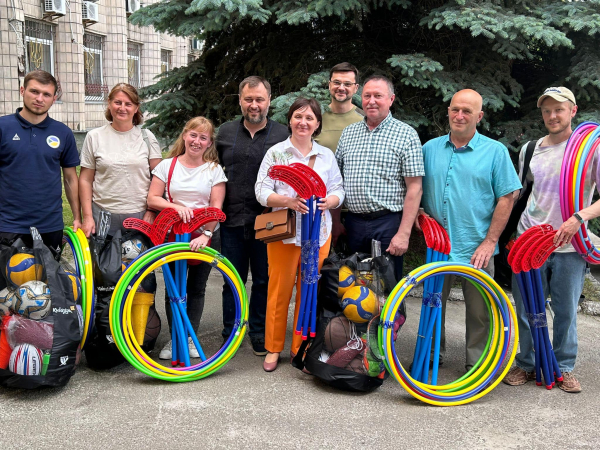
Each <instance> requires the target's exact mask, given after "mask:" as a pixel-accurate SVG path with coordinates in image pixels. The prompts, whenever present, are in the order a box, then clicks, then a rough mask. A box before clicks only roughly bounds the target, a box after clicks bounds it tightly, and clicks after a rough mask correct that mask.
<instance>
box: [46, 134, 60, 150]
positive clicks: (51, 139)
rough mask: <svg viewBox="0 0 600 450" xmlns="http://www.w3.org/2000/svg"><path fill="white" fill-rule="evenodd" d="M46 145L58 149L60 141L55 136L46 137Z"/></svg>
mask: <svg viewBox="0 0 600 450" xmlns="http://www.w3.org/2000/svg"><path fill="white" fill-rule="evenodd" d="M46 144H48V145H49V146H50V147H52V148H58V146H59V145H60V139H59V138H57V137H56V136H48V137H47V138H46Z"/></svg>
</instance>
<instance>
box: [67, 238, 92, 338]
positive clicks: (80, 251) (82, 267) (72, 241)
mask: <svg viewBox="0 0 600 450" xmlns="http://www.w3.org/2000/svg"><path fill="white" fill-rule="evenodd" d="M63 233H64V240H65V242H66V243H67V244H68V245H69V247H70V248H71V251H72V252H73V259H74V264H75V271H76V275H77V276H78V277H79V280H80V283H81V302H80V303H81V311H82V314H83V333H82V335H81V344H80V347H81V348H82V349H83V348H84V347H85V344H86V343H87V341H88V339H89V337H90V333H91V332H92V329H93V328H94V326H93V325H94V310H95V306H96V297H95V294H94V273H93V267H92V254H91V252H90V245H89V242H88V240H87V238H86V237H85V234H84V233H83V231H82V230H81V229H79V230H77V232H75V231H73V229H72V228H65V229H64V230H63Z"/></svg>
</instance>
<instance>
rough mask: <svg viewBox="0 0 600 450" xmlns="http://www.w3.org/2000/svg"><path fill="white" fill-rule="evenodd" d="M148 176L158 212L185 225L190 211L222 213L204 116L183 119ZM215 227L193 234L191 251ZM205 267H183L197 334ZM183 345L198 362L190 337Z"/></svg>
mask: <svg viewBox="0 0 600 450" xmlns="http://www.w3.org/2000/svg"><path fill="white" fill-rule="evenodd" d="M152 174H153V175H154V178H152V183H151V185H150V191H149V192H148V206H149V207H150V208H152V209H155V210H159V211H162V210H163V209H165V208H173V209H175V210H176V211H177V212H178V213H179V217H181V219H182V220H183V221H184V222H188V221H189V220H191V219H192V218H193V217H194V213H193V211H194V209H197V208H204V207H207V206H212V207H215V208H219V209H221V208H222V207H223V200H224V198H225V182H226V181H227V178H226V177H225V173H224V172H223V169H222V168H221V166H220V165H219V158H218V156H217V149H216V148H215V127H214V125H213V123H212V122H211V121H210V120H208V119H206V118H204V117H195V118H193V119H191V120H190V121H188V123H186V124H185V127H184V128H183V131H182V132H181V134H180V135H179V138H177V141H176V142H175V145H174V146H173V149H172V150H171V152H170V153H169V157H168V158H167V159H165V160H163V161H162V162H161V163H160V164H159V165H158V166H156V168H155V169H154V170H153V171H152ZM169 174H170V176H169ZM163 194H166V198H167V199H169V200H166V199H165V198H164V197H163ZM217 226H218V222H210V223H208V224H206V225H205V226H204V227H202V228H201V229H200V230H199V231H197V232H196V233H194V234H193V235H192V237H193V239H192V241H191V243H190V247H191V248H192V250H197V249H198V248H204V247H206V246H207V245H209V243H210V240H211V238H212V235H213V232H214V231H215V230H216V229H217ZM210 269H211V266H210V264H208V263H200V264H199V265H192V264H188V278H187V314H188V317H189V319H190V322H191V324H192V328H193V329H194V332H195V333H196V334H198V327H199V325H200V318H201V317H202V311H203V309H204V294H205V292H206V282H207V281H208V276H209V274H210ZM173 270H174V269H173ZM173 273H174V272H173ZM165 304H166V310H167V319H168V321H169V329H170V328H171V326H172V325H171V308H170V306H169V300H168V298H165ZM188 347H189V350H190V357H192V358H198V356H199V355H198V351H197V349H196V347H195V346H194V343H193V342H192V338H191V337H190V338H189V339H188ZM171 354H172V352H171V341H169V342H168V343H167V345H166V346H165V347H164V348H163V349H162V351H161V352H160V354H159V358H160V359H171Z"/></svg>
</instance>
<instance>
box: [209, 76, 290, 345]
mask: <svg viewBox="0 0 600 450" xmlns="http://www.w3.org/2000/svg"><path fill="white" fill-rule="evenodd" d="M239 96H240V107H241V109H242V115H243V117H242V119H241V120H235V121H232V122H227V123H225V124H223V125H221V128H219V134H218V136H217V151H218V153H219V161H220V162H221V164H222V165H223V168H224V170H225V175H227V193H226V194H225V202H224V203H223V212H224V213H225V214H226V215H227V219H226V220H225V223H223V226H222V227H221V253H222V254H223V256H225V257H226V258H227V259H229V260H230V261H231V263H232V264H233V265H234V266H235V268H236V269H237V271H238V272H239V274H240V277H242V281H243V282H244V284H245V283H246V280H247V279H248V268H250V270H251V272H252V291H251V295H250V311H249V326H250V331H249V333H248V334H249V335H250V340H251V342H252V349H253V350H254V354H255V355H258V356H264V355H266V354H267V351H266V350H265V313H266V309H267V285H268V282H269V280H268V265H267V246H266V244H264V243H263V242H261V241H259V240H257V239H255V238H254V220H255V219H256V216H257V215H259V214H260V213H261V212H262V211H263V207H262V206H261V205H260V204H259V203H258V202H257V201H256V197H255V194H254V184H255V183H256V176H257V175H258V169H259V167H260V163H261V162H262V160H263V157H264V156H265V153H266V152H267V150H268V149H269V148H270V147H272V146H273V145H275V144H277V143H279V142H281V141H284V140H286V139H287V137H288V135H289V133H288V130H287V127H285V126H284V125H281V124H279V123H277V122H274V121H272V120H271V119H269V118H267V114H268V112H269V105H270V103H271V85H270V84H269V82H268V81H267V80H265V79H264V78H261V77H257V76H251V77H247V78H245V79H244V80H243V81H242V82H241V83H240V89H239ZM234 321H235V303H234V300H233V292H232V291H231V288H230V287H229V285H228V284H227V283H224V285H223V338H224V339H227V338H228V337H229V335H230V334H231V331H232V329H233V325H234Z"/></svg>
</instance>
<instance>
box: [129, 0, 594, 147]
mask: <svg viewBox="0 0 600 450" xmlns="http://www.w3.org/2000/svg"><path fill="white" fill-rule="evenodd" d="M130 20H131V21H132V22H133V23H135V24H138V25H152V26H154V28H155V29H157V30H158V31H162V32H168V33H172V34H175V35H178V36H189V37H197V38H199V39H202V40H203V41H204V48H203V51H202V53H201V55H200V57H199V58H198V59H197V60H196V61H194V62H192V63H191V64H189V66H187V67H182V68H178V69H175V70H172V71H170V72H169V73H168V74H167V75H168V76H165V77H163V78H162V79H160V80H157V82H156V84H154V85H152V86H150V87H148V88H146V89H144V91H143V94H144V95H145V96H146V97H147V98H150V99H152V100H151V101H149V102H148V104H147V109H148V110H149V111H151V112H152V113H153V114H156V116H155V117H154V118H152V119H150V120H149V121H148V125H149V127H150V128H151V129H152V130H154V131H155V132H156V133H157V134H158V135H160V136H162V137H165V138H172V137H173V136H175V135H176V134H177V133H178V132H179V131H180V130H181V128H182V126H183V124H184V123H185V121H186V120H187V119H189V118H190V117H192V116H195V115H205V116H208V117H210V118H211V119H212V120H214V121H215V123H216V124H217V125H219V124H221V123H222V122H224V121H227V120H231V119H233V118H234V117H235V116H236V115H238V114H239V106H238V101H237V95H236V94H237V87H238V84H239V82H240V81H241V80H242V79H243V78H244V77H246V76H248V75H261V76H264V77H265V78H267V79H268V80H269V81H270V82H271V84H272V87H273V95H272V96H273V101H272V116H273V117H274V118H275V119H277V120H279V121H282V122H284V121H285V114H286V112H287V108H288V107H289V105H290V104H291V102H292V101H293V100H294V99H295V98H296V96H298V95H305V96H313V97H316V98H317V99H319V100H320V101H321V103H322V105H326V104H327V103H328V94H327V91H326V88H327V78H328V70H329V68H330V67H331V66H333V65H334V64H336V63H339V62H342V61H349V62H351V63H353V64H355V65H356V66H357V67H358V68H359V69H360V70H361V77H363V78H364V77H365V76H368V75H370V74H373V73H382V74H385V75H387V76H389V77H390V78H392V79H393V81H394V83H395V86H396V97H397V101H396V103H395V105H394V107H393V113H394V116H396V117H398V118H399V119H400V120H403V121H405V122H407V123H409V124H411V125H413V126H414V127H416V128H417V129H418V131H419V134H420V136H421V139H422V140H423V141H425V140H426V139H428V138H431V137H435V136H439V135H440V134H443V133H446V132H447V118H446V114H447V106H448V102H449V100H450V98H451V96H452V94H453V93H454V92H456V91H457V90H459V89H462V88H467V87H468V88H473V89H475V90H477V91H478V92H479V93H481V95H482V96H483V98H484V109H485V112H486V115H485V119H484V121H483V124H482V130H481V131H482V132H483V133H485V134H488V135H490V136H492V137H495V138H499V139H501V140H502V141H503V142H504V143H505V144H507V145H508V146H509V148H513V149H516V148H518V147H519V146H520V145H521V144H522V143H523V142H525V141H527V140H529V139H533V138H536V137H538V136H541V134H542V133H543V132H544V129H543V123H542V121H541V116H540V113H539V111H538V110H537V109H536V100H537V98H538V97H539V95H540V94H541V93H542V92H543V90H544V89H545V88H546V87H549V86H558V85H565V86H568V87H569V88H571V89H572V90H573V91H574V93H575V96H576V98H577V100H578V104H579V108H580V109H579V111H580V112H579V114H578V116H577V118H578V120H583V119H588V120H589V119H595V120H600V114H598V113H599V110H600V103H599V96H600V79H599V76H598V74H599V73H600V55H599V52H600V50H599V45H598V43H599V42H600V40H599V39H598V33H599V32H600V0H586V1H561V0H548V1H544V0H536V1H534V0H512V1H509V0H506V1H500V0H487V1H470V0H453V1H439V0H422V1H408V0H371V1H369V0H281V1H276V0H191V1H190V0H166V1H162V2H160V3H156V4H153V5H150V6H147V7H145V8H142V9H140V10H139V11H138V12H136V13H135V14H133V15H132V16H131V18H130ZM355 101H356V102H357V104H360V103H359V101H360V98H359V97H358V96H357V98H356V99H355Z"/></svg>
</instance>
